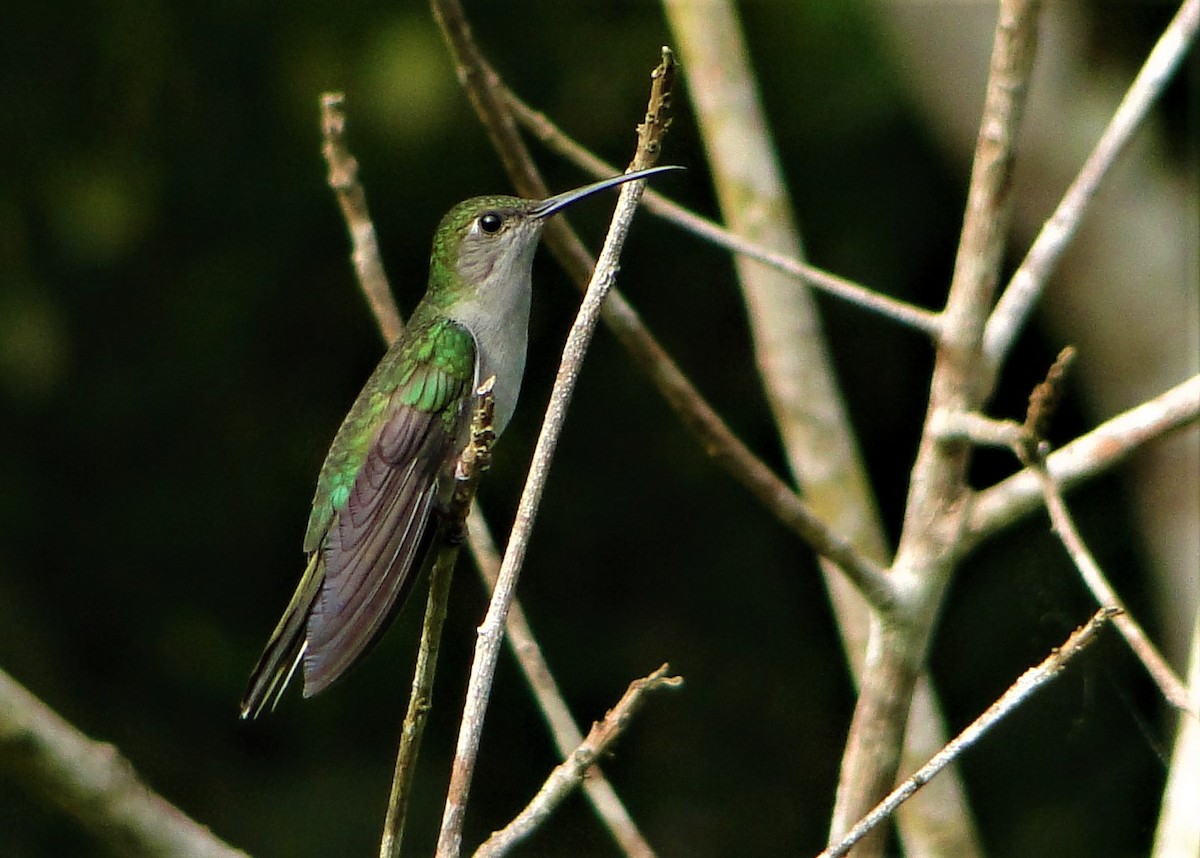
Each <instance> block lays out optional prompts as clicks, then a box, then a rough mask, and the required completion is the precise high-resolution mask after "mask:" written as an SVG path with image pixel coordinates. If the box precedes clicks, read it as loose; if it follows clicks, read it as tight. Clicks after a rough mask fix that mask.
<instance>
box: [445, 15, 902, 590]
mask: <svg viewBox="0 0 1200 858" xmlns="http://www.w3.org/2000/svg"><path fill="white" fill-rule="evenodd" d="M433 10H434V15H435V16H436V17H437V19H438V22H439V24H440V25H441V27H442V32H443V35H444V37H445V39H446V43H447V45H448V47H449V48H450V52H451V54H452V56H453V57H454V61H455V64H456V70H457V73H458V77H459V80H460V81H461V82H462V84H463V86H464V88H465V89H466V91H467V94H468V96H469V97H470V99H471V103H472V105H474V107H475V110H476V112H477V113H478V114H479V118H480V121H481V122H482V123H483V126H484V128H485V130H486V131H487V133H488V136H489V137H490V138H491V140H492V144H493V145H494V146H495V148H496V150H497V152H499V153H500V157H501V160H502V161H503V162H504V165H505V169H506V170H507V171H508V174H509V177H510V178H511V179H512V181H513V184H514V185H515V186H516V188H517V190H518V192H519V193H521V194H523V195H525V196H527V197H532V198H539V197H544V196H545V195H546V185H545V183H544V182H543V181H542V179H541V177H540V176H539V175H538V173H537V170H536V168H535V167H534V164H533V159H532V158H531V157H530V155H529V150H528V148H527V147H526V146H525V143H524V141H523V140H522V139H521V136H520V135H519V134H518V133H517V131H516V127H515V121H514V119H513V117H512V114H511V112H510V110H509V109H508V105H507V101H506V98H505V97H504V95H503V92H504V91H503V90H502V89H501V83H500V78H499V76H498V75H497V74H496V72H495V71H494V70H493V69H492V68H491V66H489V65H488V63H487V61H486V60H485V59H484V58H483V55H482V54H481V53H480V52H479V48H478V46H476V44H475V42H474V39H473V37H472V35H471V31H470V27H469V26H468V25H467V22H466V18H465V17H464V16H463V11H462V7H461V6H460V4H459V3H458V2H457V0H433ZM543 242H544V243H545V244H546V246H547V247H548V248H549V249H550V251H551V252H552V253H553V254H554V256H555V258H557V259H558V261H559V262H560V264H562V266H563V267H564V268H565V269H566V271H567V273H568V274H569V275H570V276H571V278H572V279H573V280H575V282H576V283H577V284H579V286H580V287H581V288H582V287H584V286H586V285H587V282H588V278H589V275H590V273H591V270H592V259H591V256H590V255H589V254H588V252H587V249H586V248H585V247H584V246H583V243H582V242H581V241H580V240H579V237H578V236H577V235H576V234H575V233H574V232H572V231H571V228H570V226H569V225H568V224H567V222H566V220H565V219H564V218H562V217H558V218H555V219H554V220H552V221H550V223H549V224H547V226H546V231H545V234H544V237H543ZM602 315H603V319H604V322H605V324H606V325H608V328H609V330H610V331H611V332H612V333H613V334H614V335H615V336H616V338H617V339H618V340H619V341H620V342H621V344H622V345H623V346H624V347H625V348H626V349H627V350H628V351H629V352H630V354H631V355H632V356H633V359H634V363H635V365H636V366H638V368H640V369H641V370H642V371H643V372H645V373H646V374H647V375H648V376H649V377H650V379H651V380H652V381H653V382H654V383H655V384H656V385H657V386H658V388H659V391H660V392H661V393H662V395H663V397H664V398H665V399H666V400H667V403H668V404H669V405H670V406H671V407H672V408H673V409H674V411H675V413H676V415H677V416H678V417H679V419H680V420H681V421H682V422H683V424H684V426H685V427H686V428H688V429H689V430H691V432H692V434H693V435H695V436H696V438H697V440H698V441H699V443H700V445H701V447H702V448H703V449H704V450H705V451H706V452H707V453H708V454H709V455H710V456H712V457H713V458H714V459H715V460H716V461H717V463H718V464H719V465H720V466H721V467H723V468H724V469H725V470H726V472H728V473H729V474H730V475H732V476H733V477H734V478H735V479H737V480H738V481H739V482H740V483H742V484H743V485H744V486H745V487H746V488H748V489H749V490H750V492H751V494H753V495H754V497H755V498H757V499H758V501H759V502H760V503H761V504H762V505H763V506H764V507H765V508H766V509H767V511H768V512H770V513H771V514H772V515H774V516H775V517H776V518H778V519H779V520H780V521H781V522H783V524H784V525H785V526H787V527H788V528H789V529H790V530H792V531H793V532H795V533H796V534H797V535H798V536H799V537H800V538H801V539H803V540H804V541H805V542H806V543H808V545H809V546H810V547H811V548H812V549H813V550H814V551H816V552H817V553H818V554H820V555H821V556H822V557H825V558H827V559H829V560H830V561H832V562H833V563H834V564H836V565H837V566H839V567H840V568H841V569H842V571H844V572H845V573H846V575H847V577H848V578H849V579H850V580H851V581H852V583H853V584H854V586H855V587H856V588H858V590H859V592H860V593H861V594H862V595H863V598H864V599H866V601H867V602H868V603H869V604H870V605H871V606H872V607H873V608H876V609H877V610H883V609H885V608H886V607H887V606H888V605H890V604H891V602H892V598H893V597H892V593H891V585H890V583H889V581H888V579H887V577H886V576H885V575H884V574H883V570H882V568H881V567H880V566H879V565H878V564H876V563H874V562H872V561H871V560H870V559H869V558H867V557H864V556H861V554H860V553H859V552H858V551H857V549H856V548H855V547H854V545H853V544H852V543H851V542H850V541H849V540H847V539H845V538H844V537H842V536H841V535H840V534H839V533H838V532H836V531H835V530H833V529H832V528H831V527H830V526H829V525H828V524H826V523H825V522H824V520H823V519H822V518H821V517H820V516H818V515H817V514H816V513H814V512H813V510H812V509H811V507H809V506H808V505H807V504H806V503H805V502H804V501H803V500H802V499H801V498H800V496H799V495H798V494H796V492H795V491H794V490H793V489H792V488H791V487H790V486H788V485H787V483H785V482H784V481H783V480H781V479H779V477H778V476H777V475H776V474H775V473H774V472H773V471H772V470H771V469H770V468H769V467H768V466H767V465H766V464H765V463H764V462H763V461H762V459H760V458H758V457H757V456H755V455H754V453H753V452H751V450H750V448H749V447H747V446H746V445H745V444H744V443H742V441H741V440H740V439H739V438H738V437H737V436H736V435H734V434H733V431H732V430H730V428H729V426H728V424H726V423H725V421H724V420H722V419H721V416H720V415H719V414H717V412H716V411H715V410H714V409H713V407H712V406H711V405H709V404H708V402H707V401H706V400H705V399H704V397H702V396H701V395H700V392H699V391H698V390H697V389H696V387H695V385H693V384H692V383H691V381H689V380H688V378H687V376H686V375H684V373H683V371H682V370H681V369H680V368H679V365H678V364H676V363H675V361H674V360H673V359H672V358H671V356H670V355H669V354H668V353H667V351H666V350H665V349H664V348H663V347H662V345H661V344H660V343H659V342H658V340H656V339H655V338H654V336H653V335H652V334H651V333H650V331H649V330H648V329H647V328H646V325H645V324H644V323H643V322H642V320H641V318H640V317H639V316H638V314H637V311H636V310H634V308H633V307H632V306H631V305H630V304H629V302H628V301H627V300H626V299H625V298H624V297H623V296H622V295H621V293H620V292H619V291H618V290H616V289H614V290H612V292H611V293H610V294H609V296H608V300H607V301H605V303H604V308H603V312H602Z"/></svg>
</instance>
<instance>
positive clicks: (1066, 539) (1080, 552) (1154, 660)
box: [1032, 461, 1196, 717]
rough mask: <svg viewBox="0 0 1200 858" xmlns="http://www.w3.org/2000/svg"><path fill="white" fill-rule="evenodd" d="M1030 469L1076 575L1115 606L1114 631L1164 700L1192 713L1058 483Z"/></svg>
mask: <svg viewBox="0 0 1200 858" xmlns="http://www.w3.org/2000/svg"><path fill="white" fill-rule="evenodd" d="M1032 469H1033V473H1034V475H1035V476H1036V477H1037V478H1038V481H1039V482H1040V483H1041V485H1042V494H1043V495H1044V497H1045V499H1046V510H1047V512H1049V514H1050V521H1051V523H1052V525H1053V527H1054V532H1055V533H1056V534H1058V538H1059V539H1060V540H1061V541H1062V544H1063V547H1064V548H1065V549H1066V550H1067V554H1069V555H1070V556H1071V560H1072V561H1074V563H1075V568H1076V569H1078V570H1079V575H1080V577H1082V578H1083V583H1084V584H1086V585H1087V588H1088V589H1089V590H1090V591H1091V592H1092V595H1093V596H1094V597H1095V598H1096V601H1097V602H1099V603H1100V605H1101V606H1102V607H1105V608H1114V609H1116V610H1117V612H1118V613H1116V614H1114V615H1113V624H1114V625H1116V627H1117V631H1119V632H1120V633H1121V635H1122V637H1124V638H1125V642H1126V643H1128V644H1129V648H1130V649H1131V650H1133V653H1134V655H1136V656H1137V657H1138V660H1139V661H1141V662H1142V664H1143V665H1144V666H1145V667H1146V671H1147V672H1148V673H1149V674H1150V677H1151V678H1152V679H1153V680H1154V682H1155V684H1156V685H1158V688H1159V690H1160V691H1161V692H1162V694H1163V697H1165V698H1166V699H1167V702H1168V703H1170V704H1171V705H1172V706H1174V707H1175V708H1176V709H1178V710H1180V711H1181V712H1187V713H1188V714H1190V715H1192V716H1193V717H1195V715H1196V713H1195V712H1194V711H1192V710H1191V709H1190V708H1189V706H1190V704H1189V703H1188V695H1187V688H1186V687H1185V686H1184V684H1183V682H1182V681H1181V680H1180V679H1179V677H1178V676H1176V675H1175V671H1173V670H1172V669H1171V666H1170V665H1169V664H1167V662H1166V660H1165V659H1164V658H1163V657H1162V655H1161V654H1160V653H1159V651H1158V649H1157V648H1156V647H1155V646H1154V644H1153V643H1152V642H1151V641H1150V638H1149V637H1147V636H1146V632H1145V631H1144V630H1143V629H1142V627H1141V625H1140V624H1139V623H1138V622H1137V621H1136V620H1135V619H1134V618H1133V617H1132V616H1130V615H1129V613H1128V612H1127V611H1126V609H1125V604H1124V602H1122V601H1121V598H1120V597H1119V596H1118V595H1117V591H1116V590H1114V589H1113V588H1112V585H1111V584H1109V582H1108V578H1107V576H1105V574H1104V570H1102V569H1101V568H1100V564H1099V563H1097V562H1096V558H1094V557H1093V556H1092V553H1091V552H1090V551H1089V550H1088V547H1087V545H1086V544H1085V543H1084V541H1083V538H1082V537H1081V536H1080V535H1079V531H1078V530H1077V529H1076V527H1075V522H1074V521H1073V520H1072V518H1071V513H1070V511H1069V510H1068V509H1067V504H1066V502H1065V501H1063V497H1062V493H1061V492H1060V491H1059V488H1058V484H1057V483H1056V482H1055V481H1054V478H1053V477H1051V476H1050V474H1049V472H1048V471H1047V470H1046V467H1045V465H1044V464H1043V463H1042V462H1040V461H1038V462H1034V463H1033V464H1032Z"/></svg>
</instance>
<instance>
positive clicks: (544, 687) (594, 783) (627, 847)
mask: <svg viewBox="0 0 1200 858" xmlns="http://www.w3.org/2000/svg"><path fill="white" fill-rule="evenodd" d="M326 102H331V105H330V107H326V106H325V105H326ZM322 106H323V111H326V110H330V109H334V110H335V113H334V116H333V117H332V118H334V119H336V120H337V121H336V122H334V123H331V122H330V121H329V120H328V119H327V120H326V122H325V123H323V124H325V125H326V127H327V131H326V133H327V134H328V133H330V132H329V130H328V129H329V126H330V125H333V126H335V127H336V130H337V135H336V137H335V140H336V142H337V144H338V145H337V147H336V148H333V149H327V150H326V151H327V153H328V154H327V157H330V158H331V161H332V163H331V170H330V180H331V182H332V181H333V178H334V176H335V175H336V176H345V175H356V171H357V162H355V160H354V158H353V156H351V155H350V153H349V152H348V151H347V150H346V149H345V147H344V145H343V144H342V143H341V130H342V129H343V128H344V123H345V118H344V116H343V115H342V114H341V99H340V97H337V96H336V94H329V95H326V96H323V97H322ZM335 163H336V164H337V165H338V169H337V170H334V169H333V166H334V164H335ZM340 183H341V182H339V184H340ZM353 184H354V185H357V182H354V183H353ZM334 191H335V193H337V194H338V197H339V201H342V193H341V191H339V190H338V187H337V186H335V187H334ZM348 199H349V200H350V201H351V202H353V203H354V206H353V208H352V210H351V212H350V213H347V209H346V208H345V206H343V214H345V215H346V217H347V218H351V217H353V218H354V220H351V221H349V223H359V222H360V221H362V222H363V224H364V225H363V226H362V228H361V229H358V230H356V229H354V228H353V227H351V235H352V236H355V235H360V234H361V235H367V236H370V240H369V241H366V242H364V243H362V245H361V246H359V245H356V249H355V263H356V264H355V271H356V273H357V274H358V282H359V286H360V288H361V289H362V290H363V292H364V293H366V294H368V295H375V296H377V297H378V299H379V300H378V301H375V300H371V299H370V298H368V304H369V305H370V307H371V310H372V312H373V313H374V314H375V321H376V323H377V324H378V325H379V327H380V330H381V331H382V332H383V333H384V338H385V339H388V340H390V339H393V338H394V337H396V336H399V333H400V331H401V330H403V321H402V320H401V319H400V314H399V311H398V310H397V309H396V305H395V301H394V300H393V297H392V293H391V289H390V288H388V287H387V285H386V281H384V288H382V289H379V288H376V287H374V286H372V285H370V280H369V279H364V277H367V278H369V277H371V276H372V275H370V274H369V272H373V271H374V272H378V275H379V277H383V276H384V275H383V267H382V264H381V263H380V262H379V259H378V252H379V248H378V245H377V244H376V243H375V241H374V235H375V229H374V226H373V224H372V223H371V218H370V214H369V212H368V210H367V207H366V195H365V193H363V192H362V189H361V187H358V189H357V191H356V192H354V193H351V194H350V195H349V198H348ZM359 254H361V255H362V264H361V265H360V264H358V260H359ZM372 255H374V257H375V258H374V259H373V260H372V258H371V257H372ZM393 317H394V319H395V322H392V321H391V319H392V318H393ZM389 331H392V332H394V333H390V334H389ZM467 544H468V547H469V548H470V549H471V553H472V554H473V555H474V556H475V559H476V561H477V563H478V564H479V568H480V573H481V574H482V575H483V577H484V579H485V581H488V584H489V589H491V588H492V587H494V586H495V581H496V577H497V575H498V570H499V566H500V562H499V560H498V559H496V560H495V561H494V562H490V563H485V562H484V559H483V558H488V557H495V556H496V550H495V545H494V543H493V542H492V539H491V534H490V532H489V530H488V527H487V522H486V520H485V519H484V517H483V513H482V512H481V511H480V509H479V506H478V504H474V503H473V504H471V510H470V512H469V514H468V530H467ZM488 570H493V571H491V572H490V575H489V571H488ZM431 589H432V582H431ZM506 630H507V638H508V640H509V641H510V642H511V643H512V644H513V649H514V652H515V653H516V656H517V660H518V662H519V663H520V665H521V668H522V670H523V671H524V672H525V675H526V677H528V678H529V682H530V686H531V688H533V690H534V696H535V698H536V699H537V702H538V706H539V707H540V708H541V709H542V711H543V712H545V713H546V718H547V722H548V724H549V726H550V728H551V733H552V735H553V737H554V740H555V744H556V745H557V746H558V748H559V753H560V754H562V755H563V756H564V757H565V756H566V754H568V753H569V752H570V750H571V748H574V747H575V746H576V745H578V744H579V743H580V742H581V741H582V740H583V736H582V734H581V733H580V732H579V729H578V728H577V727H576V726H575V722H574V720H573V719H572V718H571V714H570V711H569V709H568V708H567V704H566V701H565V700H564V699H563V697H562V694H561V692H560V691H559V690H558V686H557V685H556V684H555V682H554V677H553V675H552V674H551V673H550V668H549V666H548V665H547V664H546V662H545V659H543V658H542V657H541V650H540V648H539V646H538V644H537V640H536V638H534V636H533V631H532V629H530V628H529V624H528V623H527V622H526V621H525V615H524V611H523V610H522V609H521V606H520V602H519V601H514V602H513V607H512V610H510V611H509V615H508V620H507V625H506ZM419 672H420V671H419V670H417V671H415V673H419ZM532 677H537V678H536V679H534V678H532ZM584 791H585V792H586V793H587V795H588V798H589V799H590V800H591V802H592V805H593V807H594V808H595V810H596V814H597V816H599V817H600V820H601V821H602V822H603V823H604V825H605V826H606V827H607V828H608V829H609V830H610V831H611V832H612V834H613V837H614V838H615V839H616V841H617V843H618V844H620V845H621V848H622V849H623V850H624V851H625V854H626V855H629V856H636V858H645V856H650V855H653V854H654V853H653V850H651V848H650V845H649V844H648V843H647V842H646V840H645V838H643V837H642V835H641V832H640V831H638V829H637V825H636V824H635V823H634V821H633V819H632V818H631V817H630V816H629V812H628V811H627V810H626V809H625V807H624V805H623V804H622V803H621V800H620V798H619V797H618V796H617V794H616V791H615V790H614V789H613V788H612V785H611V784H610V783H609V782H608V781H607V779H605V777H604V775H603V774H601V773H600V771H599V769H595V768H594V769H593V771H592V774H591V776H590V777H589V778H588V781H587V784H586V785H585V787H584ZM389 807H390V803H389ZM385 827H391V824H385ZM397 841H398V838H397Z"/></svg>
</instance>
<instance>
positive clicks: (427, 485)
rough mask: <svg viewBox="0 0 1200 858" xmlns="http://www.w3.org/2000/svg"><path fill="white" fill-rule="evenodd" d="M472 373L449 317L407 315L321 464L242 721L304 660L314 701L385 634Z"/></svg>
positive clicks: (462, 332)
mask: <svg viewBox="0 0 1200 858" xmlns="http://www.w3.org/2000/svg"><path fill="white" fill-rule="evenodd" d="M474 372H475V344H474V340H473V339H472V337H471V335H470V333H469V332H468V331H467V330H466V329H464V328H462V327H461V326H459V325H457V324H456V323H454V322H451V321H449V320H447V319H444V318H442V319H437V320H433V321H429V322H425V323H422V322H421V320H420V319H419V318H414V320H413V322H412V324H411V325H410V328H409V330H408V332H407V333H406V336H405V341H404V342H403V343H402V344H399V345H398V346H396V347H395V348H393V350H392V351H391V352H389V353H388V355H387V356H385V358H384V360H383V361H382V362H381V363H380V365H379V367H378V368H377V369H376V370H375V374H374V375H373V376H372V377H371V379H370V381H368V382H367V385H366V386H365V387H364V389H363V392H362V393H361V394H360V395H359V397H358V400H357V401H356V402H355V404H354V407H353V408H352V409H351V411H350V414H349V415H348V416H347V417H346V420H345V421H344V422H343V424H342V427H341V429H339V430H338V434H337V437H336V438H335V439H334V443H333V446H332V447H331V448H330V452H329V455H328V456H327V458H326V461H325V465H324V467H323V468H322V469H321V476H320V478H319V479H318V482H317V492H316V497H315V498H314V500H313V511H312V515H311V517H310V519H309V526H308V532H307V535H306V538H305V546H304V547H305V550H306V551H308V552H310V563H309V568H308V569H307V570H306V572H305V576H304V579H303V580H302V581H301V583H300V586H299V588H297V591H296V595H295V596H293V599H292V603H291V604H290V605H289V606H288V611H287V612H286V613H285V615H284V617H283V619H282V620H281V621H280V624H279V626H278V627H277V628H276V630H275V634H273V635H272V637H271V641H270V642H268V644H267V650H266V652H264V653H263V656H262V658H261V659H260V660H259V664H258V666H257V667H256V668H255V670H254V673H253V674H252V676H251V682H250V689H249V691H247V694H246V698H245V700H244V701H243V705H242V712H243V716H244V717H253V716H255V715H257V714H258V713H259V712H260V711H261V710H262V709H263V708H264V707H265V706H266V705H267V704H270V705H272V706H273V705H274V703H275V701H276V700H277V699H278V697H279V695H280V694H282V692H283V690H284V688H285V687H286V685H287V682H288V680H289V679H290V677H291V674H292V672H293V671H294V670H295V669H296V667H297V666H298V664H299V663H300V662H301V660H302V661H303V665H304V695H305V696H306V697H309V696H312V695H313V694H316V693H318V692H320V691H322V690H324V689H325V688H327V687H328V686H329V685H330V684H331V683H333V682H334V681H335V680H336V679H338V677H340V676H341V675H342V674H343V673H345V672H346V671H347V670H348V669H349V668H350V667H351V666H352V665H353V664H354V663H355V662H356V661H357V660H358V659H359V658H360V657H361V656H362V655H363V654H364V653H365V652H366V650H367V649H368V648H369V647H370V646H371V644H372V643H373V642H374V641H375V640H376V638H378V636H379V635H380V634H381V633H382V631H383V630H384V628H385V627H386V625H387V623H388V621H389V620H390V619H391V617H392V615H393V613H394V610H395V608H396V607H397V606H398V603H399V602H400V601H401V600H402V599H403V597H404V596H405V595H406V594H407V590H408V589H409V587H411V585H412V580H413V578H415V576H416V573H417V572H418V571H419V569H420V566H421V560H422V555H423V554H424V552H425V550H426V548H427V545H428V540H429V531H430V524H431V513H432V510H433V507H434V503H435V500H436V499H437V497H438V488H439V482H440V481H441V480H444V479H445V478H447V476H448V475H449V473H450V469H451V468H452V466H453V462H454V459H455V457H456V455H457V453H458V450H457V446H458V444H459V443H461V440H462V438H463V437H464V433H465V430H466V421H467V420H469V414H470V408H469V406H470V398H471V397H470V391H471V384H472V381H473V378H474ZM318 582H319V583H318Z"/></svg>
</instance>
